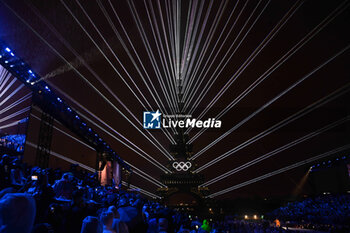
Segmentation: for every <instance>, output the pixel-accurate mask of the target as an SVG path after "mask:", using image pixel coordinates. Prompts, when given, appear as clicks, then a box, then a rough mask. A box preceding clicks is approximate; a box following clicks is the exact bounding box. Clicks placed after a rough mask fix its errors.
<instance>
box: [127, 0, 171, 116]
mask: <svg viewBox="0 0 350 233" xmlns="http://www.w3.org/2000/svg"><path fill="white" fill-rule="evenodd" d="M128 6H129V8H130V11H131V13H132V17H133V19H134V22H135V23H136V27H137V30H138V32H139V34H140V36H141V38H142V42H143V44H144V46H145V48H146V50H147V53H148V54H149V55H150V56H151V58H152V60H153V62H154V63H152V64H154V68H155V70H156V71H157V72H158V73H159V75H160V74H161V72H160V70H159V67H158V65H157V63H156V59H155V57H154V53H153V51H152V48H151V45H150V44H149V41H148V40H147V36H146V33H145V31H144V29H143V27H142V23H141V20H140V18H139V15H138V13H137V10H136V8H135V6H134V4H133V1H128ZM163 71H164V73H166V72H165V68H164V66H163ZM160 76H161V75H160ZM160 80H162V79H160ZM165 93H166V96H167V98H168V104H169V106H170V107H171V108H170V109H171V112H172V113H173V114H174V113H175V110H176V104H175V102H174V98H172V97H171V93H168V92H167V91H166V92H165Z"/></svg>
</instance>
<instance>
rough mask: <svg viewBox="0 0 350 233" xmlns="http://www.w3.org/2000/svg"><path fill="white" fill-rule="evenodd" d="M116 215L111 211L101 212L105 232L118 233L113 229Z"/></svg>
mask: <svg viewBox="0 0 350 233" xmlns="http://www.w3.org/2000/svg"><path fill="white" fill-rule="evenodd" d="M113 219H114V215H113V212H111V211H106V212H103V213H102V214H101V223H102V225H103V233H116V232H115V231H114V230H113Z"/></svg>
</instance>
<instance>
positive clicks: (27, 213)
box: [0, 193, 36, 233]
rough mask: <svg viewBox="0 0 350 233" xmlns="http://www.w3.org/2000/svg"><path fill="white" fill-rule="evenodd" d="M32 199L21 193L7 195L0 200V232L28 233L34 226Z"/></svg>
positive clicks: (34, 208) (33, 202) (34, 207)
mask: <svg viewBox="0 0 350 233" xmlns="http://www.w3.org/2000/svg"><path fill="white" fill-rule="evenodd" d="M35 212H36V206H35V201H34V198H33V197H32V196H30V195H27V194H23V193H8V194H5V195H4V196H3V197H2V199H0V232H1V233H16V232H18V233H30V232H31V230H32V227H33V224H34V219H35Z"/></svg>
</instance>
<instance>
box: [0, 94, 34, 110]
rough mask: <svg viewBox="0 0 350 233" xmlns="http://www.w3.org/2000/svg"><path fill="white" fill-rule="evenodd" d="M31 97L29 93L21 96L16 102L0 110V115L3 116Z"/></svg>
mask: <svg viewBox="0 0 350 233" xmlns="http://www.w3.org/2000/svg"><path fill="white" fill-rule="evenodd" d="M31 97H32V94H31V93H28V94H27V95H25V96H22V97H21V98H19V99H18V100H16V101H14V102H12V103H11V104H9V105H8V106H6V107H5V108H3V109H1V110H0V114H3V113H4V112H6V111H8V110H10V109H12V108H14V107H16V106H17V105H19V104H20V103H23V102H24V101H26V100H27V99H30V98H31Z"/></svg>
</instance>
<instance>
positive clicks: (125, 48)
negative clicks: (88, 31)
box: [97, 1, 175, 144]
mask: <svg viewBox="0 0 350 233" xmlns="http://www.w3.org/2000/svg"><path fill="white" fill-rule="evenodd" d="M97 3H98V5H99V7H100V9H101V11H102V13H103V14H104V16H105V17H106V19H107V21H108V23H109V25H110V26H111V28H112V30H113V32H114V34H115V35H116V36H117V38H118V39H119V41H120V43H121V44H122V46H123V48H124V50H125V51H126V53H127V54H128V56H129V58H130V60H131V61H132V63H133V64H134V66H135V68H136V70H137V71H138V73H139V74H140V75H141V76H142V73H141V71H140V69H139V67H138V66H137V63H136V61H135V59H134V58H133V56H132V55H131V52H130V50H129V49H128V47H127V46H126V44H125V42H124V40H123V38H122V37H121V35H120V33H119V32H118V30H117V29H116V27H115V25H114V24H113V22H112V20H111V18H110V16H109V14H108V12H107V11H106V9H105V7H104V6H103V4H102V3H101V2H100V1H98V2H97ZM115 13H116V12H115ZM116 16H117V18H118V21H119V23H120V25H121V26H122V28H123V32H124V34H125V35H126V36H127V38H128V42H129V44H130V45H131V47H132V49H133V51H134V53H135V55H136V57H137V59H138V61H139V64H140V65H141V67H142V70H143V72H144V73H145V74H146V76H147V78H148V80H151V79H150V76H149V74H148V72H147V71H146V69H145V67H144V65H143V64H142V61H141V59H140V57H139V54H138V53H137V51H136V49H135V47H134V45H133V43H132V42H131V40H130V38H129V36H128V34H127V32H126V30H125V28H124V25H123V24H122V22H121V21H120V19H119V17H118V15H116ZM150 83H151V86H152V88H153V91H154V92H155V93H156V95H157V97H158V98H159V99H160V102H161V103H162V101H161V98H160V97H159V95H158V92H157V91H156V89H155V87H154V85H153V83H152V82H151V81H150ZM161 88H162V90H164V89H163V87H162V86H161ZM158 106H160V105H158ZM143 107H144V108H145V106H143ZM148 107H149V108H150V109H151V108H152V107H151V106H150V105H149V106H148ZM145 109H146V108H145ZM160 110H161V111H162V112H164V113H166V114H167V111H166V109H165V107H164V104H163V103H162V108H160ZM161 130H162V131H163V132H164V134H165V136H166V137H167V138H168V139H169V141H170V142H171V143H173V144H175V140H174V139H173V137H172V136H171V135H170V133H169V132H168V130H167V129H163V128H162V129H161Z"/></svg>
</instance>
